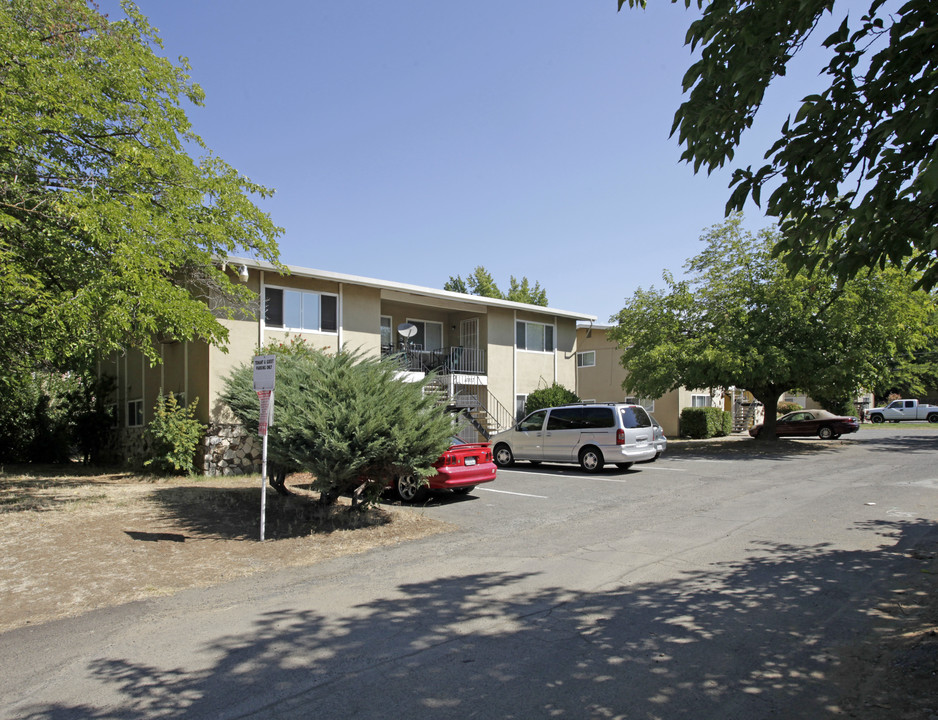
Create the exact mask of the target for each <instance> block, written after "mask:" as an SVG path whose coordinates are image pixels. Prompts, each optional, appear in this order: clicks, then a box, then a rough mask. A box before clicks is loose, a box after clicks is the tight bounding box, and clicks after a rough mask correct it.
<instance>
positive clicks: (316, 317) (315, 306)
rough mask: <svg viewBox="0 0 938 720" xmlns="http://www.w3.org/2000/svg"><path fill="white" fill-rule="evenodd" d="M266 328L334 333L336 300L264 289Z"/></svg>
mask: <svg viewBox="0 0 938 720" xmlns="http://www.w3.org/2000/svg"><path fill="white" fill-rule="evenodd" d="M264 323H265V324H266V325H267V327H272V328H283V329H284V330H298V331H305V332H336V330H337V328H338V296H336V295H329V294H326V293H318V292H309V291H307V290H287V289H286V288H272V287H268V288H264Z"/></svg>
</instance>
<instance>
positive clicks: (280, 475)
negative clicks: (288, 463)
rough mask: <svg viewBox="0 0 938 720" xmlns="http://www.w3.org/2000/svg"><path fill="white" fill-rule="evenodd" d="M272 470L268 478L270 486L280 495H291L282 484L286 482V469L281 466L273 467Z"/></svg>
mask: <svg viewBox="0 0 938 720" xmlns="http://www.w3.org/2000/svg"><path fill="white" fill-rule="evenodd" d="M272 469H273V470H274V472H273V473H272V474H269V476H268V479H269V481H270V486H271V487H272V488H273V489H274V490H276V491H277V492H278V493H279V494H280V495H292V494H293V493H292V492H290V491H289V490H288V489H287V486H286V485H285V484H284V483H285V482H286V481H287V469H286V468H285V467H283V466H282V465H275V466H274V467H273V468H272Z"/></svg>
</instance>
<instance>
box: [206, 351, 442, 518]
mask: <svg viewBox="0 0 938 720" xmlns="http://www.w3.org/2000/svg"><path fill="white" fill-rule="evenodd" d="M261 352H262V353H264V354H266V353H270V352H273V353H274V354H276V355H277V388H276V392H275V401H274V405H275V409H274V424H273V425H272V426H270V428H269V429H268V436H267V443H268V456H269V458H270V460H271V461H273V462H275V463H277V464H278V465H279V466H281V467H283V468H285V469H288V470H291V471H304V472H309V473H311V474H312V475H313V476H314V477H315V481H314V483H313V487H314V489H316V490H319V492H320V493H321V495H320V497H321V501H322V503H323V504H324V505H332V504H334V503H335V501H336V500H337V499H338V497H339V496H340V495H343V494H348V495H352V496H353V497H354V498H355V501H356V503H359V502H360V505H361V507H363V508H365V507H368V506H369V505H371V504H373V503H375V502H377V500H378V498H379V497H380V495H381V493H382V491H383V490H384V489H385V487H386V485H387V483H388V482H389V481H390V480H391V479H392V478H393V477H395V476H404V475H407V476H418V477H428V476H429V475H432V474H434V473H435V472H436V470H435V469H434V468H433V463H434V462H435V461H436V460H437V458H438V457H439V456H440V454H441V453H442V452H443V451H444V450H445V449H446V448H447V447H448V446H449V438H450V436H451V434H452V431H453V430H452V418H451V417H450V415H449V414H448V413H447V412H446V410H445V407H444V406H442V405H440V404H439V403H438V402H437V401H436V399H435V398H434V397H433V396H432V394H425V393H424V392H423V388H424V386H425V385H426V382H427V381H423V382H418V383H411V382H405V381H403V380H400V379H399V378H398V374H399V371H400V367H399V365H398V364H397V360H396V359H395V358H383V359H382V358H374V357H366V356H364V355H362V354H361V353H360V352H355V351H347V350H343V351H341V352H338V353H336V354H328V353H325V352H322V351H319V350H316V349H313V348H310V347H308V346H307V345H305V343H302V342H300V341H295V342H292V343H288V344H285V345H283V346H280V347H278V346H276V345H268V346H267V347H266V348H265V349H264V350H263V351H261ZM222 399H223V400H224V401H225V402H226V403H227V404H228V406H229V407H230V408H231V409H232V411H233V412H234V414H235V415H236V416H237V418H238V420H239V421H240V422H242V423H243V424H244V425H245V427H247V428H248V429H249V430H251V431H253V432H257V419H258V400H257V393H255V392H254V390H253V367H252V365H251V364H245V365H242V366H240V367H239V368H237V369H236V370H235V371H234V372H233V373H232V374H231V375H230V376H229V378H228V379H227V382H226V385H225V389H224V391H223V393H222Z"/></svg>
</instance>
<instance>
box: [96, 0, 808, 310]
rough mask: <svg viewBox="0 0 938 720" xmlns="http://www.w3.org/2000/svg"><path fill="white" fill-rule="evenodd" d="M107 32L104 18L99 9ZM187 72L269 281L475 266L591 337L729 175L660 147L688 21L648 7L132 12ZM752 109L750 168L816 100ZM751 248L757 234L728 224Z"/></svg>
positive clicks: (791, 92) (703, 220)
mask: <svg viewBox="0 0 938 720" xmlns="http://www.w3.org/2000/svg"><path fill="white" fill-rule="evenodd" d="M100 5H101V10H102V11H103V12H109V13H110V14H111V16H112V17H114V18H116V17H120V15H121V13H120V11H119V9H118V5H117V2H116V0H104V2H101V3H100ZM139 7H140V9H141V10H142V12H143V13H144V14H145V15H146V16H147V17H148V18H149V19H150V22H151V24H152V25H153V26H154V27H156V28H157V29H158V30H159V34H160V36H161V37H162V39H163V42H164V46H165V47H164V52H163V53H162V54H164V55H166V56H167V57H170V58H172V59H175V58H177V57H178V56H179V55H184V56H186V57H188V58H189V62H190V64H191V66H192V70H191V74H192V78H193V80H194V81H195V82H197V83H198V84H199V85H201V86H202V88H203V89H204V90H205V93H206V102H205V107H204V108H190V111H189V116H190V119H191V120H192V121H193V123H194V126H195V129H196V131H197V132H198V133H199V134H200V135H202V137H203V138H204V140H205V141H206V143H207V145H208V147H209V148H211V149H212V150H213V151H215V152H216V153H217V154H218V155H220V156H221V157H222V158H224V159H225V160H226V161H227V162H228V163H230V164H231V165H233V166H234V167H235V168H237V169H238V170H239V171H240V172H242V173H243V174H245V175H247V176H248V177H250V178H251V179H252V180H254V181H256V182H259V183H261V184H263V185H266V186H268V187H273V188H275V189H276V195H275V196H274V198H272V199H271V200H269V201H264V202H262V203H259V204H260V205H261V207H263V208H264V210H265V211H267V212H269V213H270V214H271V216H272V218H273V220H274V222H276V223H277V224H278V225H280V226H283V227H284V228H285V233H284V235H283V237H282V238H281V259H282V261H283V262H285V263H287V264H292V265H300V266H304V267H313V268H319V269H323V270H329V271H334V272H342V273H351V274H356V275H364V276H368V277H374V278H380V279H384V280H393V281H396V282H404V283H411V284H415V285H424V286H429V287H442V286H443V284H444V283H445V282H446V281H447V279H448V278H449V277H450V276H451V275H456V274H460V275H462V276H463V277H465V276H466V275H468V274H469V273H470V272H471V271H472V270H473V268H474V267H475V266H476V265H484V266H485V267H486V268H487V269H488V270H489V271H490V272H491V273H492V275H493V276H494V277H495V280H496V282H497V283H498V285H499V286H500V287H501V288H502V289H503V290H507V288H508V284H509V276H511V275H514V276H515V277H517V278H519V279H520V278H521V277H522V276H527V277H528V278H529V279H530V280H531V281H532V282H534V281H537V282H540V283H541V286H542V287H544V288H545V289H546V290H547V294H548V299H549V301H550V305H551V306H553V307H557V308H561V309H564V310H574V311H580V312H584V313H590V314H593V315H596V316H597V317H598V318H599V322H600V323H603V322H606V321H608V319H609V316H610V315H611V314H613V313H615V312H616V311H617V310H618V309H620V308H621V307H622V306H623V304H624V302H625V299H626V298H627V297H628V296H629V295H631V293H632V292H633V291H634V290H635V288H637V287H639V286H642V287H646V288H647V287H648V286H650V285H657V286H659V287H660V286H661V285H662V282H661V273H662V271H663V270H665V269H669V270H671V271H673V272H675V273H676V274H680V272H681V268H682V266H683V264H684V262H685V261H686V260H687V259H688V258H689V257H691V256H692V255H694V254H696V253H697V252H698V250H699V248H700V243H699V240H698V238H699V237H700V235H701V232H702V231H703V230H704V229H705V228H707V227H709V226H711V225H713V224H714V223H717V222H720V221H721V220H722V218H723V207H724V204H725V202H726V199H727V197H728V195H729V191H728V190H727V183H728V180H729V175H730V173H729V172H728V171H726V172H719V173H714V174H713V175H712V176H709V177H708V176H707V175H706V174H701V175H697V176H695V175H694V173H693V170H692V168H691V167H690V166H688V165H686V164H684V163H681V162H680V161H679V157H680V148H679V146H678V144H677V140H676V138H669V132H670V128H671V122H672V117H673V114H674V111H675V109H676V108H677V106H678V105H679V103H680V100H681V78H682V76H683V74H684V72H685V71H686V69H687V67H688V66H689V64H690V62H691V55H690V51H689V49H688V48H686V47H685V46H684V44H683V41H684V35H685V33H686V31H687V26H688V25H689V23H690V21H691V20H692V19H693V17H694V14H693V11H685V10H684V7H683V3H680V4H679V5H677V6H673V5H671V4H670V3H665V2H663V1H662V0H657V1H656V0H652V2H651V3H650V7H649V9H648V10H646V11H641V10H627V9H626V10H623V11H622V12H620V13H617V12H616V0H585V1H584V0H510V1H508V2H505V0H477V1H476V2H472V3H452V2H440V0H408V1H407V2H375V3H354V2H320V1H317V0H312V1H310V0H302V1H300V0H270V1H269V2H267V3H260V2H257V0H225V1H224V2H222V1H221V0H217V1H213V2H208V1H207V0H140V2H139ZM821 66H822V63H821V61H820V59H819V58H818V57H817V56H815V57H813V58H812V57H810V56H808V57H806V58H804V59H803V61H802V62H801V63H800V64H799V65H798V66H797V67H795V68H794V69H793V70H794V72H790V73H789V75H788V77H786V78H785V82H784V83H782V84H780V85H778V86H776V87H775V88H773V93H772V95H771V96H770V99H769V102H768V103H767V104H766V107H765V108H764V116H765V117H763V118H762V119H761V121H760V123H758V124H757V127H756V128H755V131H754V132H753V134H752V137H750V138H748V140H747V141H746V143H745V144H744V147H743V148H742V149H741V152H740V155H739V159H740V160H747V161H748V162H755V161H757V160H758V159H759V158H760V157H761V154H762V152H763V151H764V150H765V148H766V147H768V144H769V140H770V137H772V134H773V133H775V132H777V130H778V128H779V127H780V125H781V123H782V121H783V120H784V115H785V113H787V112H791V111H792V107H793V106H792V105H791V103H792V102H793V101H794V100H797V99H798V98H800V97H803V96H804V95H806V94H808V92H810V91H811V90H812V89H814V86H816V84H817V72H818V70H819V69H820V67H821ZM747 221H748V222H747V224H748V225H749V226H750V227H752V228H753V229H755V228H759V227H762V226H764V225H766V224H768V220H766V219H765V218H763V217H762V216H761V215H760V213H759V211H758V209H757V208H754V207H753V208H751V209H750V210H749V211H747Z"/></svg>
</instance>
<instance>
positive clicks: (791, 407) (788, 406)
mask: <svg viewBox="0 0 938 720" xmlns="http://www.w3.org/2000/svg"><path fill="white" fill-rule="evenodd" d="M803 409H804V408H802V407H801V405H799V404H798V403H796V402H787V401H784V400H783V401H782V402H780V403H779V404H778V406H777V408H776V411H777V413H778V414H779V415H787V414H788V413H790V412H795V410H803Z"/></svg>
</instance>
